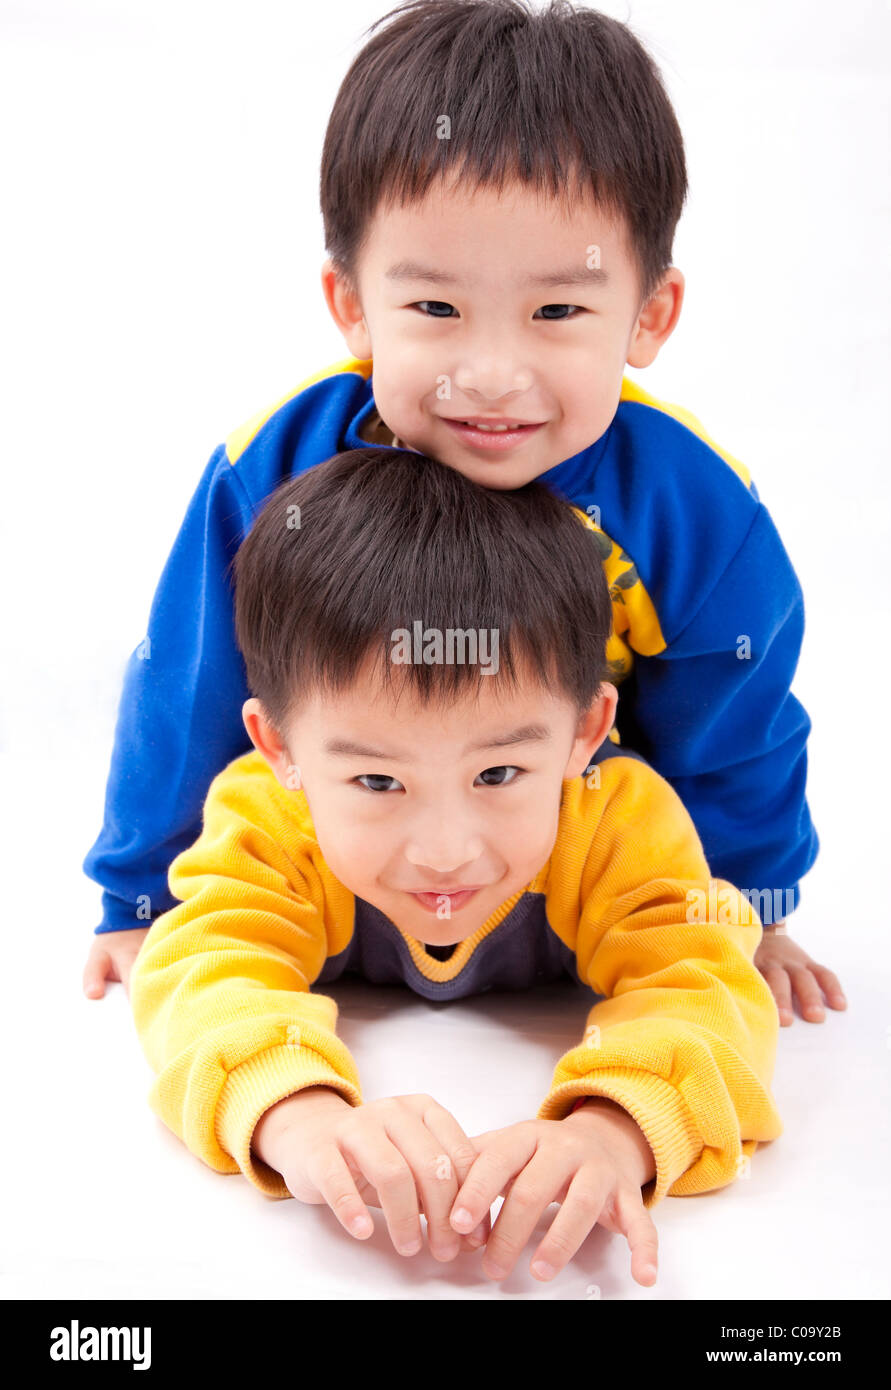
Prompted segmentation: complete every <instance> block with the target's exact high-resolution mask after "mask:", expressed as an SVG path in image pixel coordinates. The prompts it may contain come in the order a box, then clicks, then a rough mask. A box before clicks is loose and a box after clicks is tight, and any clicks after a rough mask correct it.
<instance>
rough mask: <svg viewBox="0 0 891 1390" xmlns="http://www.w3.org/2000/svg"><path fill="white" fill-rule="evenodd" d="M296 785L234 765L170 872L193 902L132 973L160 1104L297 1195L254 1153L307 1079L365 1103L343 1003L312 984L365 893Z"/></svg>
mask: <svg viewBox="0 0 891 1390" xmlns="http://www.w3.org/2000/svg"><path fill="white" fill-rule="evenodd" d="M294 795H295V794H294V793H290V794H289V793H288V792H286V791H284V789H282V788H281V787H280V786H279V784H278V783H277V782H276V781H275V778H274V777H273V775H272V773H271V772H270V771H269V769H268V768H267V767H266V765H265V763H263V761H262V759H261V758H260V757H259V754H249V755H247V757H245V758H239V759H237V760H236V761H235V762H234V763H232V764H230V766H229V767H228V768H227V769H226V770H225V771H224V772H222V773H220V775H219V777H217V778H216V779H215V781H214V783H213V784H212V786H211V788H210V791H209V793H208V798H207V801H206V804H205V808H204V825H203V829H202V833H201V835H200V837H199V838H198V840H197V841H196V842H195V844H194V845H193V846H192V847H191V848H190V849H187V850H186V851H185V852H184V853H182V854H180V855H179V856H178V857H177V858H176V859H175V860H174V862H173V864H172V865H171V868H170V875H169V878H170V887H171V891H172V892H173V893H174V895H175V896H176V897H177V898H180V899H181V900H182V901H181V902H180V903H179V904H178V905H177V906H176V907H174V908H172V909H171V910H170V911H169V912H166V913H164V914H163V916H161V917H159V918H157V919H156V921H155V922H153V924H152V926H151V929H150V931H149V933H148V935H147V936H146V939H145V941H144V943H143V946H142V950H141V951H140V953H139V955H138V957H137V959H136V963H135V965H134V968H133V972H132V974H131V977H130V1003H131V1007H132V1010H133V1018H134V1022H135V1025H136V1031H137V1034H138V1036H139V1040H140V1043H141V1045H142V1048H143V1050H144V1052H145V1055H146V1057H147V1058H148V1061H149V1063H150V1065H151V1066H152V1068H153V1070H154V1071H155V1072H156V1073H157V1075H156V1079H155V1081H154V1083H153V1085H152V1089H151V1091H150V1094H149V1103H150V1105H151V1107H152V1109H153V1110H154V1111H155V1112H156V1114H157V1115H158V1116H159V1117H160V1119H161V1120H163V1122H164V1123H165V1124H166V1125H167V1126H168V1128H170V1129H171V1130H173V1132H174V1133H175V1134H177V1135H178V1136H179V1137H180V1138H181V1139H182V1140H183V1142H184V1143H185V1144H186V1145H187V1146H188V1148H189V1149H191V1151H192V1152H193V1153H194V1154H196V1155H197V1156H198V1158H200V1159H202V1160H203V1162H205V1163H206V1164H208V1165H209V1166H210V1167H211V1168H214V1169H216V1170H217V1171H218V1172H222V1173H237V1172H239V1171H240V1172H242V1173H243V1174H244V1176H245V1177H246V1178H248V1179H249V1180H250V1182H252V1183H253V1184H254V1186H255V1187H257V1188H259V1190H260V1191H261V1192H264V1193H265V1194H266V1195H268V1196H270V1197H289V1196H290V1195H291V1194H290V1192H289V1190H288V1188H287V1186H286V1185H285V1182H284V1179H283V1178H282V1177H281V1175H280V1174H278V1173H276V1172H274V1171H273V1170H272V1169H271V1168H270V1167H269V1166H268V1165H267V1164H265V1163H263V1162H262V1161H261V1160H259V1159H258V1158H256V1157H255V1156H254V1155H252V1153H251V1148H250V1145H251V1136H252V1134H253V1130H254V1126H255V1125H256V1123H257V1121H258V1120H259V1118H260V1116H261V1115H262V1114H263V1112H264V1111H265V1110H268V1109H269V1107H270V1106H271V1105H274V1104H275V1103H276V1101H279V1100H282V1099H283V1098H284V1097H285V1096H287V1095H290V1094H292V1093H293V1092H295V1091H300V1090H302V1089H303V1088H304V1087H306V1086H317V1085H325V1086H331V1087H332V1088H333V1089H334V1090H336V1091H338V1092H339V1093H340V1094H341V1095H342V1096H343V1097H344V1099H345V1100H347V1101H349V1102H350V1103H351V1104H352V1105H360V1104H361V1103H362V1096H361V1092H360V1087H359V1078H358V1074H357V1071H356V1067H355V1063H354V1062H353V1059H352V1057H351V1055H350V1053H349V1052H348V1051H347V1049H346V1047H345V1046H344V1044H343V1043H342V1042H341V1041H340V1039H339V1038H338V1037H337V1035H336V1033H335V1025H336V1022H337V1005H336V1003H335V1002H334V1000H333V999H331V998H329V997H327V996H325V995H320V994H311V993H310V992H309V986H310V983H311V982H312V980H314V979H315V978H316V977H317V975H318V974H319V971H320V970H321V968H322V965H323V964H324V961H325V958H326V955H327V954H328V953H329V952H328V941H329V936H330V935H331V933H332V932H333V933H334V935H335V937H336V936H337V934H338V933H339V934H340V941H338V942H336V945H337V948H338V949H339V948H340V946H341V945H342V944H346V940H347V939H348V938H349V931H350V930H351V929H352V921H353V911H354V902H355V900H354V898H353V896H352V894H350V893H349V892H348V891H347V890H346V889H345V888H343V886H342V885H341V884H339V882H338V881H337V880H336V879H334V877H333V875H331V873H330V871H329V870H328V869H327V866H326V865H325V864H324V862H323V861H322V860H321V856H320V854H319V852H318V846H317V845H316V844H315V842H314V839H313V838H312V837H311V836H308V835H307V834H306V833H305V830H303V831H301V829H300V827H299V824H298V822H297V821H295V819H294V813H293V808H294V806H295V802H294ZM289 796H290V800H289V799H288V798H289ZM345 924H346V925H345Z"/></svg>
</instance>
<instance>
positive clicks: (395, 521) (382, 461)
mask: <svg viewBox="0 0 891 1390" xmlns="http://www.w3.org/2000/svg"><path fill="white" fill-rule="evenodd" d="M234 573H235V626H236V635H237V638H238V645H239V647H240V648H241V652H242V655H243V656H244V660H245V665H246V667H247V678H248V685H249V686H250V689H251V691H252V692H253V694H254V695H256V696H257V698H258V699H259V700H260V702H261V704H262V705H263V707H264V709H265V711H266V714H267V716H268V717H269V719H270V720H271V722H272V723H273V724H274V725H275V726H276V727H277V728H278V729H279V731H281V730H282V729H283V727H284V723H285V721H286V720H287V719H288V717H289V716H290V715H291V714H292V713H293V711H294V709H295V708H296V706H297V705H298V704H299V702H300V700H301V698H302V697H303V696H305V695H309V694H310V693H311V692H312V691H314V690H321V691H324V690H334V691H338V690H344V689H346V688H348V687H349V685H350V684H351V683H352V681H353V680H354V679H355V678H356V677H357V675H358V672H359V669H360V667H361V666H362V663H363V661H364V660H365V659H366V658H367V657H368V656H376V657H377V670H378V671H379V672H380V676H381V678H382V681H384V682H387V683H388V685H390V684H391V683H392V682H393V680H394V677H396V675H397V673H398V674H399V676H401V678H402V679H404V680H406V681H407V682H408V683H409V685H410V686H413V687H414V689H415V690H416V691H417V692H418V693H419V695H420V697H421V698H422V699H423V700H425V701H427V700H431V699H432V700H437V701H439V702H441V703H442V704H443V705H445V704H447V703H448V701H449V699H450V698H452V697H454V696H455V695H457V694H458V693H459V692H467V691H469V689H470V688H471V687H472V686H476V685H477V682H482V681H485V680H489V679H491V680H496V681H497V680H499V679H501V678H502V676H506V677H507V679H508V680H509V681H510V682H511V683H514V682H516V680H517V679H518V678H520V677H522V676H523V675H524V674H525V675H531V676H532V678H533V679H534V678H538V679H539V680H540V681H541V682H542V684H543V685H545V687H546V688H547V689H549V690H554V689H556V690H560V691H562V692H563V693H564V694H565V695H566V696H567V697H568V698H569V699H571V700H573V701H575V703H576V706H577V708H578V710H579V711H582V710H584V709H586V708H587V707H588V706H589V705H590V703H591V701H592V700H593V699H594V698H595V696H596V695H597V692H598V690H599V687H600V682H601V680H602V679H604V678H605V676H606V673H607V666H606V643H607V638H608V637H609V634H610V630H611V625H612V604H611V601H610V595H609V589H608V587H607V583H606V577H605V575H604V573H603V568H602V565H601V558H600V549H599V547H598V545H597V543H596V539H595V537H594V535H593V534H592V532H591V531H590V530H589V529H588V527H587V525H586V523H585V521H584V520H583V519H582V518H581V516H580V515H579V513H578V512H576V511H574V510H573V508H572V507H571V506H570V505H569V504H568V503H567V502H564V501H562V500H560V499H559V498H558V497H556V496H555V495H554V494H553V493H552V492H549V491H548V489H547V488H546V487H545V486H544V485H543V484H541V483H536V482H532V483H527V484H526V485H525V486H524V487H521V488H517V489H515V490H505V491H502V490H500V489H494V488H486V487H483V486H482V485H481V484H479V483H475V482H473V481H472V480H471V479H469V478H466V477H465V476H464V474H463V473H459V472H458V471H457V469H455V468H449V467H448V466H447V465H446V464H443V463H439V462H437V461H436V460H435V459H431V458H428V457H427V456H426V455H424V454H417V453H413V452H412V451H411V450H408V449H392V448H387V449H375V448H366V449H351V450H348V451H347V452H345V453H343V454H337V455H335V456H334V457H333V458H331V459H328V460H327V462H325V463H321V464H318V465H316V466H315V467H313V468H310V469H308V470H307V471H306V472H305V473H301V474H299V475H298V476H297V477H295V478H291V479H289V480H288V481H287V482H285V483H283V484H282V485H281V486H280V487H279V488H277V489H276V491H275V492H274V493H273V494H272V495H271V497H270V498H269V499H268V501H267V502H266V504H265V506H264V507H263V510H262V511H261V512H260V514H259V516H258V517H257V519H256V521H255V522H254V524H253V526H252V527H251V530H250V532H249V534H248V536H247V538H246V539H245V540H244V541H243V543H242V545H241V547H240V549H239V551H238V553H237V555H236V557H235V561H234ZM415 622H421V623H422V624H423V629H424V630H425V631H426V630H428V629H434V630H436V631H439V632H440V633H445V632H446V631H447V630H448V629H452V630H453V631H455V630H459V629H460V630H464V631H467V630H468V629H474V630H476V631H477V632H478V631H479V630H480V629H486V630H488V632H489V633H490V634H491V633H492V632H493V631H494V632H497V633H498V669H497V672H496V673H495V674H494V675H489V676H487V675H485V674H484V672H483V670H482V667H481V664H480V663H479V662H477V664H476V665H473V664H469V663H467V662H463V663H462V660H461V658H460V657H459V658H458V659H457V660H453V661H452V663H451V664H449V662H448V659H446V660H445V661H443V662H441V663H440V664H438V665H437V664H432V665H427V664H424V663H422V662H418V663H412V664H407V665H396V664H394V661H393V649H394V643H393V634H394V632H396V631H397V630H398V629H407V630H408V632H413V631H414V623H415ZM400 689H401V686H400ZM398 693H399V692H398V691H397V696H398Z"/></svg>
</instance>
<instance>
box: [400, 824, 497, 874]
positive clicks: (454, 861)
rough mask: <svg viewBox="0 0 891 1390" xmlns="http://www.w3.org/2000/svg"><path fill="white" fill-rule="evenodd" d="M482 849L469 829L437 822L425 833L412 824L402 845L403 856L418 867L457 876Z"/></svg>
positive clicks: (467, 869) (479, 854)
mask: <svg viewBox="0 0 891 1390" xmlns="http://www.w3.org/2000/svg"><path fill="white" fill-rule="evenodd" d="M482 852H483V842H482V840H481V838H480V837H479V836H478V835H477V834H476V833H475V832H474V831H472V830H462V829H461V828H460V827H457V826H449V825H448V824H447V823H446V822H445V821H440V822H439V823H438V824H434V825H432V826H431V827H430V829H429V831H427V832H425V831H424V830H423V829H422V828H421V827H419V826H415V828H414V830H413V831H412V834H411V837H410V838H409V840H408V842H407V844H406V846H405V857H406V859H407V860H408V862H409V864H413V865H414V866H415V868H418V869H429V870H430V871H431V872H432V873H436V874H453V875H454V876H455V877H456V878H460V877H461V876H462V874H463V875H464V877H466V873H465V872H464V871H469V869H470V866H471V865H472V864H474V863H475V862H476V860H477V859H479V858H480V856H481V854H482Z"/></svg>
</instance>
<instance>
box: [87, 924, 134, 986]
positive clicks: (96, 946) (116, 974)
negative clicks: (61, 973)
mask: <svg viewBox="0 0 891 1390" xmlns="http://www.w3.org/2000/svg"><path fill="white" fill-rule="evenodd" d="M148 934H149V928H148V927H130V928H128V930H127V931H106V932H100V933H99V935H98V936H94V937H93V940H92V943H91V945H90V953H89V955H88V956H87V963H86V965H85V966H84V974H83V990H84V994H85V995H86V996H87V998H88V999H102V998H103V996H104V994H105V981H106V980H120V982H121V984H122V985H123V986H124V991H125V993H126V994H127V996H128V998H129V995H130V988H129V985H130V971H131V970H132V969H133V962H134V961H135V959H136V957H137V956H138V955H139V948H140V947H141V945H142V943H143V941H145V938H146V937H147V936H148Z"/></svg>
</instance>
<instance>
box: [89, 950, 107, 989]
mask: <svg viewBox="0 0 891 1390" xmlns="http://www.w3.org/2000/svg"><path fill="white" fill-rule="evenodd" d="M110 965H111V956H110V955H109V954H108V952H107V951H99V952H98V953H97V954H96V955H93V954H91V955H90V958H89V960H88V961H87V963H86V965H85V966H84V974H83V991H84V994H85V995H86V996H87V997H88V998H89V999H101V998H102V997H103V996H104V994H105V977H106V976H107V974H108V968H109V966H110Z"/></svg>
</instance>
